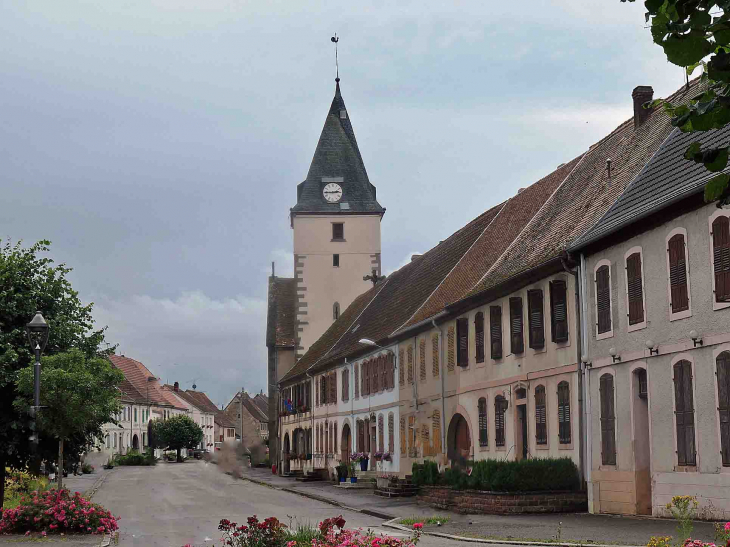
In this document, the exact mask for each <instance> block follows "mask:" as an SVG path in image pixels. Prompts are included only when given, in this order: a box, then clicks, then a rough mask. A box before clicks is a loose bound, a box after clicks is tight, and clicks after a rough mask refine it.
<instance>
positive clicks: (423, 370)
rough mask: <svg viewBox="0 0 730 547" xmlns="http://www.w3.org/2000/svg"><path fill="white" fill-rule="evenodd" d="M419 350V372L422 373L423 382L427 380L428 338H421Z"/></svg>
mask: <svg viewBox="0 0 730 547" xmlns="http://www.w3.org/2000/svg"><path fill="white" fill-rule="evenodd" d="M418 351H419V353H420V355H419V356H418V364H419V366H420V369H419V372H420V375H421V382H425V381H426V339H425V338H421V340H420V341H419V342H418Z"/></svg>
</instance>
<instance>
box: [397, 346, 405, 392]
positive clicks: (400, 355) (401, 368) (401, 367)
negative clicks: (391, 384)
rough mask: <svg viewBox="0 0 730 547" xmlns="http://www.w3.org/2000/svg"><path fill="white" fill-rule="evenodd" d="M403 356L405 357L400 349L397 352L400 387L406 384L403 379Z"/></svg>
mask: <svg viewBox="0 0 730 547" xmlns="http://www.w3.org/2000/svg"><path fill="white" fill-rule="evenodd" d="M404 355H405V352H404V351H403V350H402V349H400V350H398V363H400V366H399V367H398V383H399V384H400V385H404V384H405V383H406V378H405V370H406V367H405V366H404V365H403V356H404Z"/></svg>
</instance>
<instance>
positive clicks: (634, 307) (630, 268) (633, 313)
mask: <svg viewBox="0 0 730 547" xmlns="http://www.w3.org/2000/svg"><path fill="white" fill-rule="evenodd" d="M626 279H627V285H628V291H629V325H636V324H637V323H641V322H643V321H644V287H643V285H642V280H641V254H639V253H634V254H632V255H631V256H629V257H628V258H627V259H626Z"/></svg>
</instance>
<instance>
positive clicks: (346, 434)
mask: <svg viewBox="0 0 730 547" xmlns="http://www.w3.org/2000/svg"><path fill="white" fill-rule="evenodd" d="M351 449H352V436H351V435H350V424H348V423H346V424H345V425H343V426H342V440H340V450H341V452H342V454H341V457H342V463H344V464H349V463H350V451H351Z"/></svg>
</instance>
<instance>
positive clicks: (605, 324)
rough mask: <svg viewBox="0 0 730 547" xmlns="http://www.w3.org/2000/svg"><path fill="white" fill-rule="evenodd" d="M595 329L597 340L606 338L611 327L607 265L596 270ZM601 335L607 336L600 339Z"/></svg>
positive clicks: (609, 276) (609, 278)
mask: <svg viewBox="0 0 730 547" xmlns="http://www.w3.org/2000/svg"><path fill="white" fill-rule="evenodd" d="M596 316H597V317H596V327H597V329H598V330H597V332H598V335H599V336H598V337H597V338H598V339H599V340H600V339H601V338H608V336H610V335H611V334H612V327H611V272H610V269H609V266H608V264H604V265H603V266H600V267H599V268H598V269H597V270H596ZM601 334H607V336H605V337H601V336H600V335H601Z"/></svg>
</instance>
